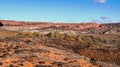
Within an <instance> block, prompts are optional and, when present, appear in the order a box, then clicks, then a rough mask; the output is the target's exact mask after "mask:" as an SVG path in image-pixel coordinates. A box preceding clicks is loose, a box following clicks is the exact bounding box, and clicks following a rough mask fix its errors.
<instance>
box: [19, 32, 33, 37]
mask: <svg viewBox="0 0 120 67" xmlns="http://www.w3.org/2000/svg"><path fill="white" fill-rule="evenodd" d="M18 36H25V37H30V36H32V33H31V32H22V33H19V34H18Z"/></svg>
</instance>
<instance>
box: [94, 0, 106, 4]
mask: <svg viewBox="0 0 120 67" xmlns="http://www.w3.org/2000/svg"><path fill="white" fill-rule="evenodd" d="M106 1H107V0H94V2H95V3H106Z"/></svg>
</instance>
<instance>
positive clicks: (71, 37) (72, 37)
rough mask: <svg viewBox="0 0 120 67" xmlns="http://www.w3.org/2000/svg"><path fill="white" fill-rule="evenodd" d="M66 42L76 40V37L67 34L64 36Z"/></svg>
mask: <svg viewBox="0 0 120 67" xmlns="http://www.w3.org/2000/svg"><path fill="white" fill-rule="evenodd" d="M64 39H66V40H73V41H74V40H76V37H75V36H74V35H68V34H65V38H64Z"/></svg>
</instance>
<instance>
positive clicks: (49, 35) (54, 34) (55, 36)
mask: <svg viewBox="0 0 120 67" xmlns="http://www.w3.org/2000/svg"><path fill="white" fill-rule="evenodd" d="M46 36H48V37H50V38H59V37H60V33H59V32H50V33H48V34H46Z"/></svg>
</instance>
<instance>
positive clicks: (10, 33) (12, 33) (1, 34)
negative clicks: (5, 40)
mask: <svg viewBox="0 0 120 67" xmlns="http://www.w3.org/2000/svg"><path fill="white" fill-rule="evenodd" d="M17 34H18V33H17V32H15V31H9V30H4V29H0V37H12V36H16V35H17Z"/></svg>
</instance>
